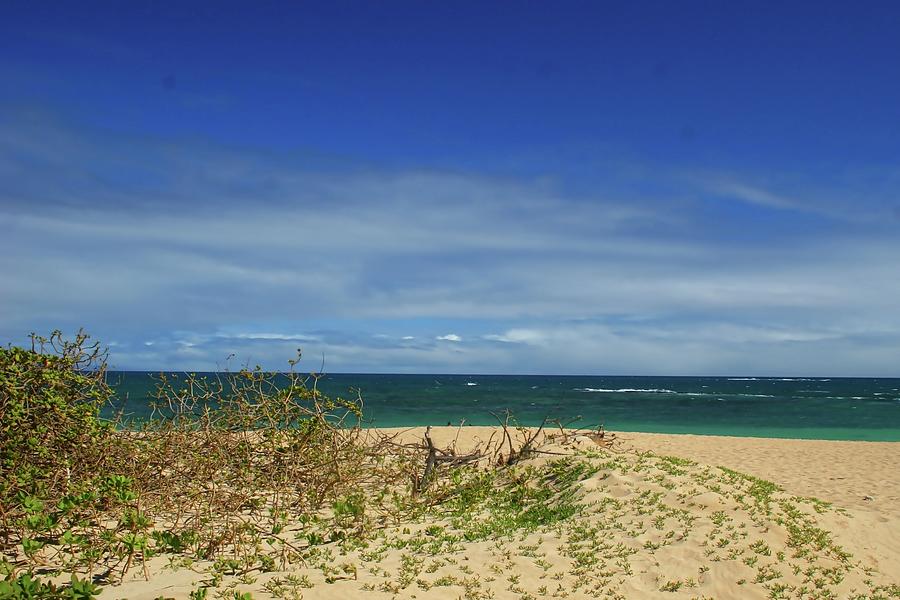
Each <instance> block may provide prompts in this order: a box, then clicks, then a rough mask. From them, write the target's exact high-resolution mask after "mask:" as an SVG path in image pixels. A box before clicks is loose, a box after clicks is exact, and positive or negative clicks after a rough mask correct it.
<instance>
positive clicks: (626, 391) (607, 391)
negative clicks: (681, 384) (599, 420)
mask: <svg viewBox="0 0 900 600" xmlns="http://www.w3.org/2000/svg"><path fill="white" fill-rule="evenodd" d="M575 391H576V392H593V393H598V394H633V393H645V394H679V393H681V392H676V391H675V390H666V389H657V388H651V389H635V388H618V389H614V390H613V389H606V388H575Z"/></svg>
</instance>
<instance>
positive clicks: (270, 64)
mask: <svg viewBox="0 0 900 600" xmlns="http://www.w3.org/2000/svg"><path fill="white" fill-rule="evenodd" d="M0 10H2V18H0V81H2V84H0V280H2V284H0V339H2V340H3V342H4V343H24V342H25V340H26V335H27V334H28V333H29V332H31V331H37V332H47V331H49V330H51V329H54V328H61V329H64V330H66V331H73V330H75V329H77V328H78V327H84V328H86V329H87V330H88V331H89V332H90V333H92V334H93V335H94V336H95V337H96V338H98V339H100V340H101V341H103V342H105V343H107V344H109V345H110V346H111V363H112V365H113V366H114V367H118V368H124V369H191V370H196V369H213V368H216V366H217V365H221V364H223V361H224V360H225V358H226V357H227V356H228V355H229V354H235V355H236V356H237V357H238V359H239V360H241V361H249V362H250V363H251V364H256V363H259V364H262V365H264V366H267V367H271V368H281V367H283V366H285V365H286V361H287V359H288V358H291V357H292V356H293V353H294V350H295V349H296V348H297V347H302V348H303V351H304V355H305V356H307V357H310V358H309V360H308V361H307V364H308V366H309V368H311V369H312V368H318V366H319V363H320V362H321V357H322V356H323V355H324V356H325V358H326V366H327V368H328V369H329V370H331V371H343V372H354V371H355V372H461V373H586V374H590V373H597V374H761V375H767V374H768V375H782V374H792V375H803V374H808V375H861V376H867V375H871V376H879V375H881V376H891V375H893V376H900V308H898V307H900V235H898V229H900V8H898V7H897V6H896V5H893V6H892V5H891V4H887V3H886V4H882V5H879V4H875V3H871V4H869V3H867V4H865V5H864V6H863V5H859V6H855V7H851V6H849V5H847V4H846V3H827V2H826V3H822V2H819V3H793V4H792V5H791V6H784V5H778V4H775V3H712V2H685V3H672V2H640V3H624V4H623V3H598V2H590V3H588V2H584V3H581V2H560V3H535V2H520V3H515V2H504V3H486V2H479V3H465V2H459V3H446V5H438V3H428V2H409V3H400V2H383V3H381V2H379V3H374V2H367V3H363V2H352V3H342V2H328V3H318V5H316V4H314V3H263V2H259V3H233V2H182V3H161V2H128V3H122V2H106V3H96V2H84V3H56V4H55V5H51V4H47V5H43V6H40V5H38V4H37V3H32V2H28V3H26V2H7V3H4V6H3V8H2V9H0Z"/></svg>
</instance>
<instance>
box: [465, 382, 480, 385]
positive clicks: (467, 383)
mask: <svg viewBox="0 0 900 600" xmlns="http://www.w3.org/2000/svg"><path fill="white" fill-rule="evenodd" d="M466 385H478V384H477V383H475V382H474V381H467V382H466Z"/></svg>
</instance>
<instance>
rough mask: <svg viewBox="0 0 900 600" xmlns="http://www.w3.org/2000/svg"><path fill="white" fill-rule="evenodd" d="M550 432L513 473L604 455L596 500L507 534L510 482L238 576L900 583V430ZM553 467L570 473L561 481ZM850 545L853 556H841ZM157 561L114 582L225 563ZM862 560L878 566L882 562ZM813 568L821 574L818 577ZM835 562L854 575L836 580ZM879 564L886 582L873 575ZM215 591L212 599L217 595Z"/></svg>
mask: <svg viewBox="0 0 900 600" xmlns="http://www.w3.org/2000/svg"><path fill="white" fill-rule="evenodd" d="M425 429H426V427H424V426H422V427H396V428H376V429H374V430H372V432H373V433H377V434H380V435H392V436H396V438H395V439H396V441H397V442H400V443H413V442H419V441H421V440H422V439H423V436H424V432H425ZM530 429H531V430H532V431H533V430H534V428H530ZM501 432H502V430H501V428H499V427H496V426H492V427H488V426H462V427H460V426H456V427H452V426H451V427H447V426H439V427H432V428H431V431H430V435H431V438H432V439H433V441H434V443H435V445H436V446H438V447H441V448H448V447H450V446H453V447H454V448H455V450H456V452H457V453H458V454H464V453H465V452H466V451H469V450H472V449H473V448H476V447H479V446H481V447H483V446H484V444H485V443H486V442H488V440H491V439H492V438H493V440H494V441H496V440H497V436H498V435H499V434H500V433H501ZM511 433H513V434H514V433H516V432H515V431H514V430H512V431H511ZM547 433H548V434H551V436H547V437H544V439H542V440H540V442H541V445H539V446H538V447H539V449H540V452H539V453H538V454H536V455H535V456H532V457H531V458H528V459H526V460H525V461H523V463H520V466H521V467H522V470H519V465H517V466H516V467H514V468H513V472H514V473H523V472H528V471H529V470H534V472H535V473H538V475H536V479H533V480H532V484H531V486H532V487H531V489H533V490H537V491H539V490H540V488H541V487H542V486H545V485H551V486H552V485H553V482H554V480H555V478H556V477H560V476H561V475H559V473H562V472H560V471H554V470H553V467H552V464H553V462H554V461H559V460H563V461H564V460H566V457H570V458H574V459H576V460H582V459H586V460H588V461H594V462H593V463H592V464H594V465H595V467H596V468H594V469H591V470H588V471H584V472H583V471H570V473H573V474H574V473H583V475H576V476H575V479H572V481H574V487H573V488H572V490H574V493H575V496H572V497H571V498H573V499H577V502H578V503H579V504H580V505H581V506H582V507H583V508H582V509H578V510H576V512H574V513H572V514H568V515H564V516H562V517H560V518H559V520H557V521H551V522H550V523H551V524H550V525H547V526H546V527H545V526H539V527H535V528H534V529H529V528H524V529H513V530H511V531H509V532H505V530H504V529H503V528H504V527H508V526H509V523H514V522H515V521H509V515H507V513H503V512H502V511H501V513H498V514H497V515H495V517H491V516H490V514H491V513H490V511H491V510H493V509H491V508H490V507H491V502H494V501H498V500H502V499H503V498H509V496H508V495H507V494H508V490H509V488H508V487H506V488H505V487H496V486H499V485H500V484H499V483H495V484H492V485H493V486H494V487H491V488H490V491H489V492H488V495H487V496H486V497H484V496H483V497H481V500H473V502H481V503H482V504H480V505H479V506H480V508H476V509H474V512H469V513H466V517H465V518H464V519H462V520H457V521H454V520H453V519H451V518H450V517H447V516H441V515H440V511H438V513H434V514H432V515H431V516H429V517H426V518H425V519H424V520H421V519H413V520H411V521H402V522H401V521H398V522H396V523H393V524H388V523H383V524H382V527H383V529H380V530H378V531H379V532H378V533H377V534H376V535H375V537H373V538H372V539H370V540H369V541H368V542H367V543H366V544H364V545H361V546H353V545H351V546H349V547H347V548H343V546H342V543H341V542H337V543H329V544H325V545H322V546H316V547H313V548H312V549H311V550H310V552H309V553H308V556H307V557H306V558H305V559H304V561H306V562H305V563H303V564H295V565H293V566H291V567H290V568H289V569H288V570H287V571H276V572H271V573H264V572H255V573H254V574H253V575H252V577H249V576H248V578H246V579H241V578H239V577H226V579H225V581H224V584H227V585H230V586H233V588H232V589H235V590H237V591H241V592H242V593H243V592H251V593H252V594H253V596H252V597H253V598H256V599H261V598H282V597H283V598H288V597H295V598H300V597H302V598H304V599H305V600H313V599H317V598H321V599H334V600H337V599H342V598H357V597H363V596H365V597H371V598H384V599H385V600H387V599H388V598H392V599H395V598H396V599H412V598H419V599H423V598H433V599H438V600H455V599H457V598H462V597H464V598H470V597H471V598H478V599H481V598H496V599H498V600H500V599H510V600H521V598H523V597H524V598H540V599H544V598H555V597H563V596H560V595H558V594H561V593H563V592H564V593H565V597H569V598H589V597H601V596H600V595H598V594H601V592H602V593H603V594H606V592H610V593H613V592H615V593H616V594H618V595H615V594H614V595H613V597H617V598H629V599H630V598H653V597H661V596H662V597H669V594H668V592H674V593H672V594H671V596H672V597H685V598H688V597H697V598H700V597H716V598H729V597H741V598H766V597H769V596H770V593H771V592H772V590H773V589H774V590H777V589H780V588H778V587H777V586H781V585H782V584H783V585H784V586H786V587H785V588H784V589H793V590H795V591H798V590H800V589H802V588H803V587H804V586H806V585H811V584H810V582H812V581H814V580H815V581H823V582H825V583H821V585H822V586H824V587H823V589H827V590H831V591H832V592H834V593H836V594H837V596H834V597H850V596H851V592H852V591H853V590H858V589H863V588H867V589H871V590H873V591H877V592H878V593H884V590H889V592H890V593H891V594H893V593H894V591H896V592H897V593H900V586H898V585H897V584H900V482H898V481H897V479H896V477H895V475H896V472H897V467H896V465H898V464H900V444H898V443H895V442H860V441H831V440H786V439H780V438H739V437H726V436H707V435H702V436H701V435H691V434H655V433H635V432H616V431H606V432H605V437H604V438H603V441H604V442H605V443H606V442H609V441H610V440H612V441H613V442H612V445H611V446H610V447H607V446H601V445H598V444H597V443H596V440H593V439H591V438H590V437H588V436H587V435H585V434H587V433H589V432H587V431H580V432H579V431H573V430H568V431H564V432H563V433H564V434H565V435H564V436H561V437H560V436H559V435H558V434H559V433H560V430H559V429H558V428H557V429H549V430H547ZM552 434H557V436H556V437H552ZM363 435H365V431H364V432H363ZM669 457H679V458H669ZM719 467H727V469H725V470H723V469H720V468H719ZM548 468H549V469H550V470H549V471H548ZM729 470H733V471H729ZM547 473H557V474H556V475H551V476H549V478H548V475H547ZM743 474H746V476H748V477H745V476H744V475H743ZM562 477H564V478H565V477H566V476H564V475H563V476H562ZM757 478H758V479H757ZM760 480H767V481H760ZM758 481H760V484H761V487H762V488H763V489H766V488H767V486H769V485H770V484H768V481H771V482H773V483H774V484H776V485H775V487H773V488H769V489H768V491H766V492H765V497H764V498H763V499H762V500H761V501H760V499H759V497H758V496H757V495H755V494H758V492H754V488H755V487H756V486H757V483H755V482H758ZM506 485H508V484H506ZM535 486H536V487H535ZM562 497H563V498H565V497H566V496H565V495H564V496H562ZM810 497H812V498H813V499H810ZM494 498H496V500H495V499H494ZM754 498H755V499H754ZM559 499H560V496H558V495H553V496H548V497H547V498H546V499H545V501H544V502H546V509H548V510H550V511H551V513H550V514H551V516H552V511H555V510H557V508H554V507H555V505H556V503H557V502H559ZM760 502H762V504H760ZM770 502H771V510H772V511H773V512H771V513H770V512H769V511H770V509H769V503H770ZM828 503H833V504H831V505H829V504H828ZM519 510H521V509H519ZM791 511H793V512H791ZM516 514H519V515H521V514H522V513H516ZM536 514H543V513H536ZM491 518H494V521H491ZM783 519H788V520H790V519H797V520H796V521H794V523H795V526H796V527H799V529H798V531H800V530H802V531H805V532H807V533H810V532H812V533H814V532H816V531H822V532H826V533H825V535H826V537H825V538H811V539H824V540H825V542H824V544H825V545H824V546H821V547H818V546H815V545H814V544H815V543H816V542H815V541H813V542H806V543H812V544H813V545H812V546H809V548H808V549H807V550H804V551H803V552H804V553H802V554H798V553H797V552H798V550H797V547H796V546H795V545H793V542H792V541H791V535H792V534H791V533H790V529H789V528H786V526H785V525H784V523H785V521H783ZM484 520H487V521H488V522H490V523H493V525H491V526H490V528H489V529H488V531H489V533H488V534H486V535H484V536H482V535H481V534H482V533H483V532H484V531H485V530H483V529H481V530H479V529H477V528H473V525H477V524H478V523H479V522H482V521H484ZM305 527H306V525H304V524H302V523H297V522H290V523H289V524H288V526H287V529H286V531H287V532H290V533H297V534H298V535H301V534H303V532H304V530H305ZM817 528H821V529H817ZM586 532H590V534H589V535H587V533H586ZM470 534H471V535H473V537H471V538H470V537H468V536H469V535H470ZM300 539H302V538H300ZM342 548H343V549H342ZM845 550H846V551H847V552H848V553H849V555H852V557H853V558H852V561H851V562H845V561H843V559H841V558H840V557H841V554H840V553H841V552H843V551H845ZM595 561H596V562H595ZM150 563H151V566H150V572H151V573H152V575H151V577H150V580H149V581H145V580H143V579H142V578H141V577H140V576H139V573H138V572H137V571H138V570H137V569H136V570H135V572H134V573H133V574H131V575H130V576H129V580H127V581H125V582H123V583H121V584H119V585H115V586H110V587H109V589H108V591H107V592H106V595H108V596H110V597H128V598H130V599H131V600H142V599H146V600H152V599H155V598H159V597H160V596H162V597H164V598H169V597H174V598H182V597H187V596H188V593H189V592H191V591H193V590H196V589H198V587H199V586H201V585H203V584H202V582H203V581H209V579H210V577H209V575H208V573H209V569H213V568H214V566H213V565H206V564H203V563H196V564H194V565H193V566H192V568H191V569H185V568H176V569H175V570H174V571H173V570H169V567H167V566H166V564H164V562H163V561H162V560H161V559H151V561H150ZM857 563H858V565H857ZM863 567H865V568H871V569H874V570H873V571H871V573H873V575H871V576H870V575H868V574H867V573H869V571H866V570H865V569H864V568H863ZM793 568H796V569H799V570H796V571H793V572H792V571H791V569H793ZM203 569H207V570H206V571H204V570H203ZM340 569H344V570H343V571H341V570H340ZM806 572H809V573H813V575H810V576H809V577H811V579H809V580H808V581H807V580H805V579H804V577H806V576H804V575H803V573H806ZM798 573H799V575H798ZM828 573H835V574H838V573H839V574H840V577H841V578H842V579H841V580H838V579H833V580H830V579H829V580H828V581H825V579H822V577H825V576H827V574H828ZM822 574H825V575H822ZM289 576H290V577H295V578H301V579H302V580H303V581H304V582H305V583H304V584H303V587H302V589H301V588H296V589H294V591H295V592H298V595H295V596H290V595H287V592H285V595H274V594H273V593H271V591H272V590H273V589H274V588H273V585H274V584H273V582H282V583H281V584H279V585H282V584H283V585H287V584H286V583H285V582H287V581H289V580H288V579H287V578H288V577H289ZM770 577H771V578H773V579H771V580H770V579H767V578H770ZM844 577H846V579H843V578H844ZM870 577H874V583H873V584H871V585H870V584H867V583H866V582H867V581H868V579H867V578H870ZM770 581H771V582H772V583H770ZM307 583H308V584H309V585H310V586H312V587H306V586H307ZM776 584H777V585H776ZM815 585H819V584H818V583H816V584H815ZM592 586H593V587H592ZM772 586H776V587H772ZM872 586H878V587H872ZM891 586H893V587H891ZM284 589H285V590H286V589H287V588H284ZM210 591H211V592H212V593H211V594H210V597H213V596H214V595H215V593H217V592H216V591H215V590H210ZM554 592H556V595H554ZM661 592H665V593H666V594H665V595H664V596H663V594H661ZM797 593H799V592H797ZM104 597H105V596H104ZM227 597H229V598H230V597H231V596H227ZM604 597H605V596H604ZM784 597H791V598H793V597H807V596H805V595H802V594H801V595H800V596H795V595H789V596H784ZM854 597H856V596H854ZM860 597H882V596H860ZM883 597H888V596H883ZM891 597H893V596H891Z"/></svg>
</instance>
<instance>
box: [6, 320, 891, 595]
mask: <svg viewBox="0 0 900 600" xmlns="http://www.w3.org/2000/svg"><path fill="white" fill-rule="evenodd" d="M297 360H299V356H298V359H296V360H292V361H289V367H290V368H289V371H288V372H287V373H278V374H276V373H268V372H265V371H263V370H262V369H259V368H255V369H249V368H245V369H241V370H239V371H237V372H234V373H230V374H225V375H221V376H218V377H213V378H202V377H197V376H193V375H190V374H186V375H184V376H180V377H174V376H169V377H162V376H161V377H160V380H159V388H158V391H157V394H156V401H155V406H154V412H153V417H152V418H150V419H147V420H143V421H141V422H133V421H130V420H129V419H128V415H127V407H126V410H122V411H120V412H118V413H117V416H115V417H114V418H104V417H103V416H102V415H108V414H110V413H109V411H108V407H109V406H110V403H111V402H112V401H113V397H112V390H111V389H110V387H109V386H108V385H107V383H106V373H105V367H106V362H105V353H104V352H103V350H102V349H101V347H100V346H99V345H97V344H95V343H91V342H90V340H89V338H88V337H87V336H86V335H84V334H83V333H80V334H78V335H77V336H76V337H75V338H74V339H72V340H67V339H65V338H64V337H63V336H62V335H61V334H60V333H59V332H54V333H53V334H51V335H50V336H49V337H47V338H43V337H39V336H34V337H33V339H32V346H31V348H17V347H8V348H5V349H0V551H2V560H0V598H23V599H24V598H78V599H89V598H93V597H95V596H97V595H98V594H100V593H101V592H102V591H103V590H104V589H111V590H115V589H116V586H117V585H119V584H120V583H121V582H123V581H124V580H127V579H134V578H150V577H151V575H155V574H156V573H158V572H160V571H161V570H162V571H170V572H173V573H174V572H179V571H184V570H188V571H190V572H191V573H192V574H195V575H196V576H197V577H196V578H195V579H196V583H194V584H193V588H192V589H191V591H190V597H191V598H192V599H197V600H199V599H203V598H208V597H209V598H212V597H216V598H229V599H232V598H233V599H237V600H246V599H249V598H251V597H252V596H251V593H250V592H249V591H248V590H249V589H251V588H252V589H254V590H256V594H257V596H258V597H262V596H263V595H265V596H266V597H273V598H285V599H289V598H293V599H299V598H303V597H304V595H307V596H308V597H314V594H315V590H316V589H317V588H318V589H323V587H328V586H340V585H346V586H349V587H348V590H349V589H352V590H355V591H356V592H357V593H360V592H362V591H365V592H366V593H368V594H369V595H372V596H374V597H379V598H412V597H416V596H417V595H418V596H420V597H421V596H422V595H427V594H428V592H429V591H430V590H436V591H437V590H444V591H447V592H449V596H450V597H459V598H465V599H466V600H478V599H488V598H515V599H517V600H536V599H538V598H567V597H570V598H579V597H597V598H628V597H632V596H634V594H635V593H636V590H642V591H644V592H646V591H647V590H651V591H653V592H661V593H665V592H670V593H672V594H673V595H674V596H676V597H677V596H683V597H696V598H702V597H707V596H706V595H705V593H706V591H707V590H708V589H710V586H711V585H712V584H713V583H715V584H716V585H721V584H722V582H723V581H724V580H726V579H727V580H728V583H729V585H736V586H745V587H743V588H742V589H747V590H751V589H752V590H755V592H754V593H753V594H751V593H749V592H748V594H747V597H769V598H836V597H851V598H858V599H863V598H871V599H879V598H898V597H900V587H898V586H897V585H894V584H892V583H890V582H887V581H886V580H885V579H884V577H883V576H882V575H881V574H880V573H879V572H878V571H877V570H876V569H875V568H873V567H871V566H869V565H866V564H864V563H862V562H861V561H859V560H856V559H855V558H854V557H853V556H851V555H850V554H849V553H848V552H846V551H845V550H844V549H843V548H842V547H841V546H840V545H839V544H838V543H836V542H835V540H834V537H833V534H832V533H831V532H829V531H827V530H826V529H824V528H822V527H821V525H820V523H819V517H820V516H821V515H824V514H831V513H834V512H835V511H839V510H840V509H836V508H834V507H832V506H830V505H828V504H827V503H824V502H821V501H818V500H815V499H810V498H799V497H796V496H791V495H790V494H787V493H785V492H784V491H783V490H782V489H781V488H779V487H778V486H777V485H776V484H774V483H772V482H768V481H764V480H761V479H758V478H755V477H751V476H748V475H744V474H741V473H738V472H735V471H732V470H730V469H728V468H724V467H713V466H708V465H700V464H697V463H694V462H692V461H690V460H687V459H682V458H677V457H668V456H658V455H655V454H651V453H643V454H641V453H629V452H623V451H620V450H617V448H616V447H615V444H613V443H611V440H612V438H611V437H610V436H604V435H603V434H602V433H599V432H593V433H591V434H590V435H579V432H573V431H571V430H569V429H563V428H562V427H560V428H559V431H558V432H555V433H548V432H547V431H546V430H545V428H544V427H542V428H539V429H537V430H535V429H525V428H518V427H516V426H515V422H514V421H513V420H512V419H511V417H510V416H509V415H505V416H503V417H498V419H499V425H500V427H499V428H498V435H497V436H496V439H495V438H493V437H492V438H491V439H490V440H488V441H486V442H485V443H484V444H482V445H481V446H479V447H478V448H475V449H471V450H469V451H468V452H466V453H461V452H458V451H457V449H456V448H455V446H453V445H451V446H449V447H446V448H440V447H438V446H436V445H435V443H434V442H433V441H432V439H431V436H430V434H429V432H427V431H426V433H425V436H424V439H422V440H420V441H413V442H411V441H409V440H405V439H401V438H400V437H398V436H397V435H388V434H385V433H381V432H376V431H372V430H368V429H365V428H364V427H362V424H363V421H362V416H363V412H362V409H363V406H362V401H361V399H360V398H359V396H358V395H356V396H351V397H350V398H349V399H343V398H336V399H331V398H326V397H324V396H323V395H322V394H321V393H320V392H319V391H318V390H317V388H316V381H317V379H316V377H315V376H310V375H301V374H299V373H298V372H297V370H296V367H297ZM104 407H107V410H106V411H104V412H102V413H101V409H104ZM581 433H584V432H581ZM539 440H540V443H539ZM673 549H680V550H683V551H682V553H681V554H680V555H679V556H688V557H690V560H688V561H685V560H683V559H679V560H678V561H672V560H670V559H669V558H670V557H669V555H668V553H670V552H671V551H672V550H673ZM476 563H480V564H489V565H490V568H489V572H488V574H485V572H484V569H477V568H473V565H476ZM115 593H116V592H114V591H113V592H111V594H115ZM348 595H349V593H348ZM117 597H118V596H117Z"/></svg>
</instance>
